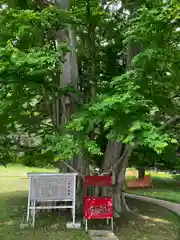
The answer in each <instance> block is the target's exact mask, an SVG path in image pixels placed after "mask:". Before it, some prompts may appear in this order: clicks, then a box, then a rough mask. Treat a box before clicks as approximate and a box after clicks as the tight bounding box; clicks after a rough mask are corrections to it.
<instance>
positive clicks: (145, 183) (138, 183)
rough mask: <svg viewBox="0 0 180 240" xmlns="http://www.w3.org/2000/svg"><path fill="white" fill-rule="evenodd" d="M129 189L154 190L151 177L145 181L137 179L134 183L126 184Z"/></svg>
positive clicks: (148, 176) (145, 178) (144, 179)
mask: <svg viewBox="0 0 180 240" xmlns="http://www.w3.org/2000/svg"><path fill="white" fill-rule="evenodd" d="M126 186H127V188H152V187H153V184H152V178H151V175H147V176H145V177H144V178H143V179H136V180H133V181H128V182H126Z"/></svg>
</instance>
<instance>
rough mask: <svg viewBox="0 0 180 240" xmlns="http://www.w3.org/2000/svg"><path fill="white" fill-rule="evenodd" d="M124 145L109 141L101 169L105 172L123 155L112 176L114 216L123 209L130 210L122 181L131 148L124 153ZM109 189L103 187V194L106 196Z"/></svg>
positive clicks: (118, 214)
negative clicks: (113, 180) (113, 178)
mask: <svg viewBox="0 0 180 240" xmlns="http://www.w3.org/2000/svg"><path fill="white" fill-rule="evenodd" d="M126 149H127V148H126V146H124V145H123V144H122V143H117V142H112V141H109V142H108V144H107V147H106V151H105V157H104V162H103V170H104V171H105V172H106V171H108V169H111V167H112V166H113V165H114V164H116V162H117V161H118V160H119V158H120V157H121V156H123V155H124V157H123V158H122V159H121V162H119V164H118V165H117V166H116V169H115V172H114V173H113V174H114V177H115V184H114V186H113V191H112V194H113V204H114V216H115V217H120V214H121V213H122V212H124V211H130V209H129V207H128V206H127V204H126V200H125V197H124V181H125V172H126V167H127V165H128V159H129V157H130V154H131V149H129V151H127V154H124V153H125V151H126ZM110 192H111V190H110V189H109V188H105V189H103V191H102V195H103V196H108V195H109V194H110Z"/></svg>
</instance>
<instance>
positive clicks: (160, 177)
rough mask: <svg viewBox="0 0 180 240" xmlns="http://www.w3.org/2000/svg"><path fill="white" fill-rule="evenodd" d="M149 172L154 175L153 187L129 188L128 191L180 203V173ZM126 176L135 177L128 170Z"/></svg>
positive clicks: (128, 177)
mask: <svg viewBox="0 0 180 240" xmlns="http://www.w3.org/2000/svg"><path fill="white" fill-rule="evenodd" d="M147 174H151V176H152V180H153V188H152V189H148V188H147V189H128V193H133V194H138V195H143V196H147V197H154V198H158V199H163V200H167V201H171V202H176V203H180V175H173V174H168V173H156V172H147ZM126 178H127V180H130V179H134V178H135V177H134V176H132V175H131V174H128V172H127V176H126Z"/></svg>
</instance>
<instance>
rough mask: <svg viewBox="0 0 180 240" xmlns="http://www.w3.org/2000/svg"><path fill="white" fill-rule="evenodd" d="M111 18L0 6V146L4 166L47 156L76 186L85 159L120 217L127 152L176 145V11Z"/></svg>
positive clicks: (98, 8)
mask: <svg viewBox="0 0 180 240" xmlns="http://www.w3.org/2000/svg"><path fill="white" fill-rule="evenodd" d="M51 3H52V4H53V6H51V5H50V4H51ZM114 9H115V11H112V6H111V5H110V4H109V3H108V4H106V2H103V5H101V4H99V1H97V0H89V1H88V0H80V1H72V2H71V5H70V4H69V5H68V1H65V0H64V1H63V0H61V1H55V3H54V2H53V1H52V2H51V1H3V4H2V5H1V17H0V26H1V32H0V55H1V59H0V84H1V95H0V104H1V112H0V117H1V122H0V130H1V138H0V141H1V147H2V152H4V155H7V156H8V159H9V158H10V155H11V154H9V153H12V152H18V151H22V152H26V154H27V155H28V154H29V153H31V154H32V152H33V153H37V154H38V155H40V154H45V153H48V154H49V153H52V154H54V155H56V156H57V157H56V158H55V160H56V161H59V160H70V161H69V162H68V164H66V162H65V165H66V166H69V167H70V169H73V168H74V169H75V170H77V171H78V172H79V173H80V176H81V177H83V176H84V175H85V174H86V173H87V172H88V164H86V163H87V160H88V161H89V163H91V164H95V165H98V166H100V167H101V171H102V172H104V173H107V174H113V176H114V181H115V187H114V189H113V193H114V203H115V211H116V213H117V215H118V213H119V212H120V211H122V210H123V209H126V210H127V209H128V208H127V206H126V204H125V199H124V195H123V183H124V176H125V170H126V167H127V165H128V159H129V157H130V156H131V154H132V152H134V151H136V150H138V149H139V147H144V146H145V147H147V146H148V147H149V148H152V149H153V151H156V152H157V153H158V154H159V153H161V152H162V151H163V150H164V149H165V148H166V146H167V145H168V144H169V143H171V144H172V142H175V140H173V135H171V136H168V134H167V133H169V132H166V127H167V126H169V125H171V124H172V123H173V122H175V121H176V120H178V119H179V116H178V111H179V105H178V102H179V101H178V100H179V99H178V97H179V95H178V93H179V82H178V79H179V74H180V73H179V68H178V63H179V61H178V59H179V32H178V24H179V22H178V21H179V15H178V14H179V13H178V11H179V7H178V5H176V3H175V2H173V3H162V2H161V1H155V2H154V3H153V4H152V3H149V1H147V3H146V4H145V5H144V6H142V2H141V1H133V4H132V3H131V1H124V2H123V4H122V6H121V7H119V8H117V7H116V8H114ZM33 139H35V141H33ZM7 149H8V151H7ZM7 153H8V154H7ZM48 156H49V155H48ZM72 159H73V160H72ZM71 167H72V168H71ZM103 194H106V192H104V193H103Z"/></svg>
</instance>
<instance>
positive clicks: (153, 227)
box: [0, 165, 179, 240]
mask: <svg viewBox="0 0 180 240" xmlns="http://www.w3.org/2000/svg"><path fill="white" fill-rule="evenodd" d="M42 170H43V169H37V168H27V167H23V166H20V165H19V166H17V165H16V166H13V165H10V166H8V168H4V167H0V173H1V174H2V175H1V177H0V240H1V239H4V240H40V239H43V240H63V239H64V240H65V239H66V240H88V239H89V238H88V236H87V234H86V233H85V232H84V231H83V230H74V231H73V230H67V229H66V227H65V223H66V222H67V221H69V219H68V217H67V216H65V215H64V214H62V213H60V212H51V213H48V212H44V213H41V214H40V215H39V216H38V217H37V220H36V227H35V228H34V229H32V228H27V229H20V223H21V222H24V219H25V217H26V206H27V189H28V179H26V178H24V177H23V176H24V175H25V174H26V172H32V171H34V172H39V171H42ZM43 171H45V172H46V171H52V170H49V169H44V170H43ZM53 171H56V170H55V169H53ZM7 176H8V177H7ZM128 204H129V206H130V207H131V208H132V210H133V211H134V212H136V214H135V215H132V214H130V215H125V216H122V217H121V219H120V220H118V221H116V222H115V233H116V235H117V236H118V238H119V239H120V240H136V239H138V240H146V239H147V240H156V239H157V240H166V239H167V240H168V239H171V240H176V239H177V240H178V239H179V235H178V234H179V219H178V218H177V217H176V216H175V215H174V214H173V213H171V212H169V211H167V210H165V209H163V208H160V207H157V206H155V205H150V204H147V203H142V202H139V201H137V200H132V199H128ZM89 226H90V228H103V227H104V226H105V224H104V222H101V221H93V224H91V223H90V224H89Z"/></svg>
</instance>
